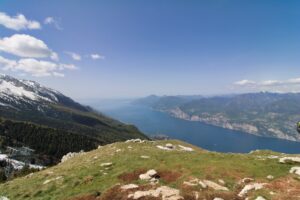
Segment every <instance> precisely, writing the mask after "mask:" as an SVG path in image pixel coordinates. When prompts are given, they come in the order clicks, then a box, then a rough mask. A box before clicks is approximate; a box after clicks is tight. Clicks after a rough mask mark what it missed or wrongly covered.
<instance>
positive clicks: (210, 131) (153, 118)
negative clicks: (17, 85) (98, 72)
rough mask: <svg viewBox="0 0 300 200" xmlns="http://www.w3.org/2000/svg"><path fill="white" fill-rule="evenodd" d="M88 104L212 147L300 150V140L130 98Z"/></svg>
mask: <svg viewBox="0 0 300 200" xmlns="http://www.w3.org/2000/svg"><path fill="white" fill-rule="evenodd" d="M89 104H90V105H91V106H93V107H94V108H96V109H98V110H100V111H101V112H103V113H105V114H106V115H108V116H110V117H113V118H116V119H118V120H120V121H122V122H125V123H129V124H134V125H136V126H137V127H138V128H139V129H140V130H141V131H143V132H144V133H146V134H147V135H155V134H163V135H167V136H169V137H170V138H172V139H180V140H183V141H186V142H189V143H191V144H194V145H196V146H199V147H201V148H204V149H207V150H211V151H219V152H237V153H248V152H249V151H252V150H256V149H269V150H273V151H278V152H284V153H300V143H299V142H293V141H288V140H282V139H275V138H265V137H258V136H255V135H251V134H247V133H243V132H238V131H232V130H228V129H224V128H220V127H215V126H211V125H207V124H204V123H201V122H192V121H185V120H181V119H176V118H174V117H171V116H169V115H168V114H166V113H162V112H158V111H155V110H152V109H150V108H148V107H145V106H140V105H133V104H132V103H131V101H130V100H109V101H106V100H102V101H92V102H89Z"/></svg>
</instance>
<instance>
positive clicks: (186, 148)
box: [178, 145, 194, 151]
mask: <svg viewBox="0 0 300 200" xmlns="http://www.w3.org/2000/svg"><path fill="white" fill-rule="evenodd" d="M178 146H179V147H180V148H181V150H182V151H194V149H192V148H191V147H185V146H182V145H178Z"/></svg>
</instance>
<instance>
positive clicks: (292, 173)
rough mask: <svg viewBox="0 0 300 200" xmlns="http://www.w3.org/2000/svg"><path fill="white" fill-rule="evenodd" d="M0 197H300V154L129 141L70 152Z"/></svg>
mask: <svg viewBox="0 0 300 200" xmlns="http://www.w3.org/2000/svg"><path fill="white" fill-rule="evenodd" d="M0 194H1V195H2V198H8V199H10V200H12V199H13V200H18V199H22V200H24V199H31V200H35V199H49V200H50V199H53V200H54V199H55V200H66V199H67V200H96V199H101V200H125V199H140V200H142V199H143V200H145V199H147V200H159V199H162V200H180V199H186V200H197V199H199V200H200V199H201V200H203V199H206V200H221V199H224V200H233V199H236V200H242V199H243V200H244V199H249V200H264V199H265V200H282V199H289V200H297V199H299V198H300V155H286V154H281V153H276V152H271V151H254V152H251V153H249V154H224V153H216V152H208V151H205V150H202V149H199V148H197V147H195V146H191V145H189V144H186V143H183V142H180V141H142V140H130V141H127V142H118V143H113V144H109V145H105V146H102V147H100V148H98V149H96V150H93V151H91V152H85V153H78V154H76V153H73V154H68V155H66V156H65V157H64V158H63V162H62V163H60V164H58V165H57V166H54V167H50V168H48V169H45V170H42V171H40V172H35V173H33V174H29V175H27V176H26V177H22V178H17V179H14V180H12V181H9V182H6V183H4V184H0ZM1 195H0V196H1Z"/></svg>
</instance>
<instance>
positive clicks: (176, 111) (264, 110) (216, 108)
mask: <svg viewBox="0 0 300 200" xmlns="http://www.w3.org/2000/svg"><path fill="white" fill-rule="evenodd" d="M169 98H171V100H168V97H166V96H163V97H156V100H155V101H152V103H151V104H145V105H147V106H150V107H152V108H154V109H156V110H160V111H163V112H167V113H169V114H171V115H172V116H174V117H178V118H181V119H185V120H192V121H201V122H205V123H207V124H212V125H215V126H220V127H224V128H227V129H232V130H238V131H243V132H247V133H251V134H255V135H259V136H266V137H275V138H281V139H287V140H293V141H300V134H298V132H297V130H296V123H297V122H298V121H300V94H299V93H286V94H279V93H268V92H260V93H249V94H239V95H230V96H214V97H206V98H204V97H202V98H198V99H193V100H191V99H188V100H186V99H185V100H184V99H181V102H180V101H174V98H175V97H169ZM176 98H179V97H176ZM146 99H148V97H146V98H144V99H141V100H138V101H136V102H137V103H142V104H143V102H145V101H146ZM174 102H175V103H174Z"/></svg>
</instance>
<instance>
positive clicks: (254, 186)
mask: <svg viewBox="0 0 300 200" xmlns="http://www.w3.org/2000/svg"><path fill="white" fill-rule="evenodd" d="M264 185H266V183H251V184H248V185H246V186H245V187H244V188H243V189H242V190H241V192H240V193H239V194H238V196H239V197H244V196H245V195H246V194H247V193H248V192H249V191H251V190H260V189H262V188H263V187H264Z"/></svg>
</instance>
